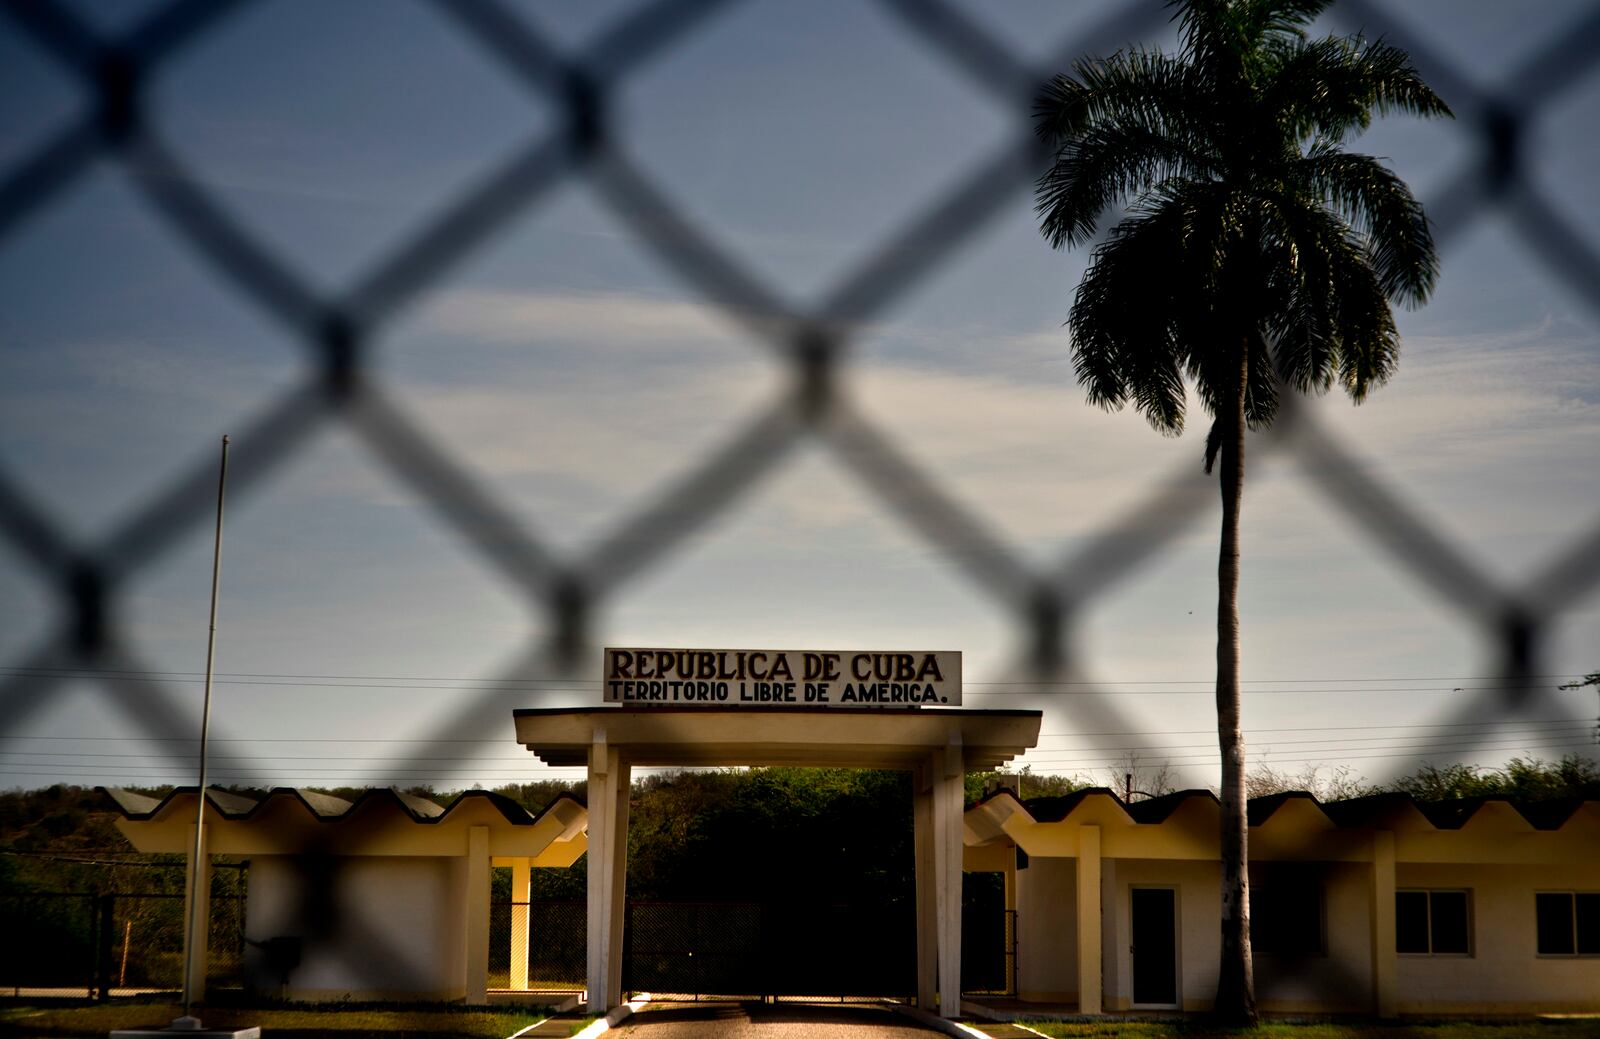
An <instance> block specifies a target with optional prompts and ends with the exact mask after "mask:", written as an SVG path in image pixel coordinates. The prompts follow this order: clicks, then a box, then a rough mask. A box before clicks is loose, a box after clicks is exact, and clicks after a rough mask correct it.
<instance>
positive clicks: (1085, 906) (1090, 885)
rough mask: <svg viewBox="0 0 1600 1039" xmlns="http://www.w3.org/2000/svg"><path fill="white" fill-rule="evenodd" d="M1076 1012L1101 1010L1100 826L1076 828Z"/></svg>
mask: <svg viewBox="0 0 1600 1039" xmlns="http://www.w3.org/2000/svg"><path fill="white" fill-rule="evenodd" d="M1077 865H1078V906H1077V908H1078V1013H1080V1014H1098V1013H1100V1011H1101V1005H1102V1000H1101V973H1100V949H1101V944H1100V915H1101V899H1100V827H1098V826H1080V827H1078V863H1077Z"/></svg>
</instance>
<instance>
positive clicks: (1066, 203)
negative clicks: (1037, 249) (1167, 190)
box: [1034, 123, 1217, 249]
mask: <svg viewBox="0 0 1600 1039" xmlns="http://www.w3.org/2000/svg"><path fill="white" fill-rule="evenodd" d="M1216 173H1217V167H1216V164H1215V163H1214V162H1213V161H1211V159H1210V157H1209V156H1207V155H1205V154H1203V153H1201V152H1198V151H1196V150H1195V149H1194V148H1193V147H1192V146H1191V144H1190V142H1187V141H1184V140H1175V139H1173V138H1172V137H1168V136H1163V135H1161V134H1159V133H1157V132H1155V131H1154V130H1152V129H1149V128H1147V127H1144V126H1139V125H1131V126H1129V125H1122V124H1117V123H1109V124H1100V125H1097V126H1093V127H1090V128H1088V129H1086V130H1084V131H1083V132H1082V133H1081V134H1080V135H1079V136H1078V137H1077V138H1075V139H1074V140H1073V142H1072V143H1071V144H1070V145H1068V146H1067V147H1066V148H1065V149H1063V152H1062V154H1061V155H1060V156H1058V157H1057V159H1056V161H1055V163H1054V164H1053V165H1052V166H1051V167H1050V168H1049V169H1048V170H1046V171H1045V172H1044V173H1043V174H1042V175H1041V176H1040V177H1039V181H1038V184H1037V185H1036V187H1035V190H1034V210H1035V211H1036V212H1037V213H1038V214H1039V217H1040V230H1041V231H1042V232H1043V234H1044V236H1045V239H1046V240H1047V241H1048V242H1049V243H1050V244H1051V246H1052V247H1054V248H1057V249H1059V248H1061V247H1062V246H1063V245H1068V246H1073V245H1079V244H1082V243H1083V242H1085V241H1088V240H1089V239H1090V238H1091V237H1092V236H1093V235H1094V230H1095V225H1096V223H1097V222H1098V220H1099V217H1100V214H1101V213H1103V212H1105V210H1106V209H1107V208H1108V207H1110V206H1112V205H1115V204H1119V203H1121V204H1127V203H1129V202H1131V201H1133V200H1134V198H1135V196H1137V195H1138V194H1139V193H1141V192H1143V191H1145V190H1146V189H1147V188H1148V186H1149V185H1152V184H1160V183H1162V182H1163V181H1167V180H1170V179H1174V178H1179V179H1189V178H1195V179H1199V178H1206V177H1212V176H1215V175H1216Z"/></svg>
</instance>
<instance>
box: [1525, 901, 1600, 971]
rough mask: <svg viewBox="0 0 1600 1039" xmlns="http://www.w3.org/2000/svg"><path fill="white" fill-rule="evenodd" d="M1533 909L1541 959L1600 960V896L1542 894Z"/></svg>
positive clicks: (1534, 903) (1534, 902)
mask: <svg viewBox="0 0 1600 1039" xmlns="http://www.w3.org/2000/svg"><path fill="white" fill-rule="evenodd" d="M1533 905H1534V917H1535V919H1536V920H1537V922H1538V929H1539V955H1540V956H1600V893H1595V892H1588V891H1541V892H1539V893H1538V894H1536V895H1534V896H1533Z"/></svg>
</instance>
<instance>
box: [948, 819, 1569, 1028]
mask: <svg viewBox="0 0 1600 1039" xmlns="http://www.w3.org/2000/svg"><path fill="white" fill-rule="evenodd" d="M1249 821H1250V835H1249V840H1250V870H1251V916H1252V944H1253V946H1254V952H1255V977H1256V993H1257V998H1258V1000H1259V1002H1260V1005H1261V1007H1262V1009H1263V1010H1267V1011H1299V1012H1319V1013H1329V1012H1354V1013H1365V1014H1377V1015H1379V1016H1382V1017H1392V1016H1395V1015H1397V1014H1439V1013H1535V1012H1596V1011H1600V802H1594V801H1563V802H1552V803H1542V804H1534V805H1525V804H1513V803H1511V802H1509V801H1505V800H1500V799H1481V800H1474V801H1466V802H1448V803H1441V804H1419V803H1417V802H1415V801H1413V800H1412V799H1411V798H1409V797H1407V796H1405V795H1379V796H1375V797H1366V798H1360V799H1356V800H1351V801H1342V802H1333V803H1329V804H1322V803H1320V802H1318V801H1317V800H1316V799H1315V798H1313V797H1312V796H1311V795H1309V794H1304V793H1286V794H1277V795H1274V796H1271V797H1263V798H1256V799H1254V800H1252V801H1251V802H1250V806H1249ZM965 822H966V826H965V841H966V848H965V864H966V868H967V869H968V870H994V871H999V872H1003V873H1004V874H1005V876H1006V894H1007V906H1008V908H1013V909H1015V910H1016V911H1017V928H1018V941H1017V945H1018V969H1017V978H1016V987H1017V992H1018V994H1019V996H1020V997H1021V999H1022V1000H1024V1001H1034V1002H1045V1003H1052V1004H1067V1005H1070V1007H1071V1008H1072V1009H1074V1010H1076V1011H1077V1012H1080V1013H1085V1014H1095V1013H1100V1012H1102V1011H1123V1010H1140V1009H1152V1010H1155V1009H1176V1010H1191V1011H1192V1010H1204V1009H1207V1008H1208V1007H1209V1006H1210V1003H1211V999H1212V996H1213V994H1214V992H1215V991H1216V983H1217V949H1218V944H1219V940H1218V933H1219V929H1220V925H1221V919H1220V909H1219V904H1220V900H1219V897H1218V892H1219V889H1220V884H1221V873H1220V866H1219V863H1218V857H1217V843H1218V839H1217V833H1218V805H1217V801H1216V798H1215V797H1214V796H1213V795H1212V794H1211V793H1210V791H1205V790H1189V791H1184V792H1181V793H1176V794H1171V795H1168V796H1166V797H1160V798H1155V799H1152V800H1147V801H1138V802H1134V803H1131V804H1130V803H1125V802H1123V801H1122V800H1121V799H1120V798H1118V797H1117V796H1116V795H1115V794H1113V793H1112V792H1111V791H1109V790H1104V789H1091V790H1081V791H1078V792H1076V793H1074V794H1072V795H1070V796H1067V797H1062V798H1046V799H1039V800H1030V801H1028V802H1027V803H1026V804H1024V803H1023V802H1020V801H1018V800H1017V798H1016V797H1015V796H1014V795H1013V794H1012V793H1010V792H1009V791H1002V792H999V793H997V794H995V795H993V796H991V797H989V798H987V799H986V800H984V801H983V802H981V803H979V804H977V805H974V806H972V807H971V808H969V809H968V810H967V812H966V814H965Z"/></svg>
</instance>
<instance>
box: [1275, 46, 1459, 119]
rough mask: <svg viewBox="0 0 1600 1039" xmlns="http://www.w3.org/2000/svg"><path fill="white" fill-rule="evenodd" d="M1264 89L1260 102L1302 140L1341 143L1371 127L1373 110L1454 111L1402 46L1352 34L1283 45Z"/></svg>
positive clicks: (1441, 113)
mask: <svg viewBox="0 0 1600 1039" xmlns="http://www.w3.org/2000/svg"><path fill="white" fill-rule="evenodd" d="M1261 90H1262V93H1261V103H1262V106H1263V107H1264V108H1265V109H1266V110H1268V111H1273V112H1278V113H1280V119H1281V120H1282V121H1283V123H1284V125H1285V128H1286V129H1287V130H1288V131H1289V132H1290V133H1291V134H1292V135H1293V136H1294V137H1297V138H1300V139H1305V138H1308V137H1317V138H1322V139H1326V140H1328V141H1332V142H1335V143H1337V142H1338V141H1341V140H1343V139H1344V137H1345V136H1346V135H1347V134H1349V133H1350V132H1351V131H1360V130H1365V129H1366V128H1367V127H1368V126H1370V125H1371V122H1372V116H1373V114H1374V113H1377V114H1380V115H1387V114H1391V113H1394V112H1404V113H1409V114H1411V115H1416V116H1421V117H1433V116H1445V117H1448V116H1450V115H1451V114H1452V113H1451V111H1450V107H1449V106H1448V105H1446V104H1445V103H1444V100H1443V99H1442V98H1440V97H1439V96H1438V95H1437V94H1435V93H1434V92H1433V91H1432V90H1431V89H1429V88H1428V86H1427V84H1425V83H1423V82H1422V79H1421V77H1420V76H1418V75H1417V72H1416V70H1415V69H1414V68H1412V67H1411V63H1410V59H1409V58H1408V57H1407V56H1406V54H1405V52H1404V51H1401V50H1399V49H1397V48H1395V47H1391V46H1389V45H1388V44H1386V43H1383V42H1381V41H1380V42H1376V43H1368V42H1366V41H1365V40H1363V39H1361V38H1360V37H1354V36H1329V37H1326V38H1324V39H1320V40H1316V41H1313V42H1310V43H1302V44H1300V45H1298V46H1295V47H1291V48H1287V49H1285V50H1284V51H1282V52H1281V53H1280V54H1279V55H1278V59H1277V62H1276V67H1275V68H1273V70H1272V73H1271V75H1270V76H1269V78H1268V79H1267V81H1266V82H1264V83H1263V84H1262V86H1261Z"/></svg>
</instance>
